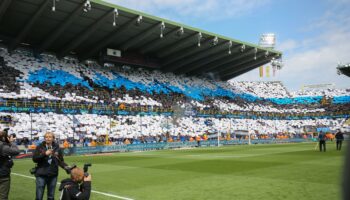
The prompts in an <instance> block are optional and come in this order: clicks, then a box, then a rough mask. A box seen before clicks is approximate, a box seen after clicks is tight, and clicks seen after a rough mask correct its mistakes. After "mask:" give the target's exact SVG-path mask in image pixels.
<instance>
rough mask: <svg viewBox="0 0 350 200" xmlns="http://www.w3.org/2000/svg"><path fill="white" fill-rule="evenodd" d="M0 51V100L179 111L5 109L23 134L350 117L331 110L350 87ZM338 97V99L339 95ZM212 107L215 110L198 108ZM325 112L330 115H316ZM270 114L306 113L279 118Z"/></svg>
mask: <svg viewBox="0 0 350 200" xmlns="http://www.w3.org/2000/svg"><path fill="white" fill-rule="evenodd" d="M0 57H1V58H2V59H1V60H2V62H1V66H0V67H1V69H2V70H1V73H0V76H1V77H2V78H1V79H0V80H1V81H0V100H1V101H0V102H7V101H8V100H9V99H13V100H22V101H25V102H27V101H29V102H31V103H32V101H39V102H41V103H45V105H47V104H50V102H54V105H57V102H59V104H58V105H60V107H61V108H62V107H63V108H66V107H69V106H70V105H71V104H73V103H83V104H85V105H89V106H92V107H93V106H94V105H96V104H103V105H108V106H112V107H117V108H118V109H119V110H126V108H130V107H132V108H140V107H141V108H145V109H147V110H149V109H151V110H154V108H157V109H163V110H168V111H170V112H171V113H172V115H170V116H168V115H162V114H160V115H141V114H138V113H136V114H133V115H118V116H116V115H113V114H111V115H98V114H92V113H86V114H75V115H72V114H67V113H65V114H64V113H63V114H62V113H58V112H49V113H47V112H46V113H44V112H43V113H40V112H33V113H27V112H22V113H21V112H17V113H4V112H3V113H2V114H3V115H10V116H11V119H12V123H11V125H10V126H11V129H10V130H11V131H13V132H15V133H18V135H19V136H20V137H22V138H32V139H33V138H40V137H42V136H43V133H45V132H46V131H52V132H55V133H56V134H58V135H59V137H60V138H62V139H67V138H74V137H76V139H77V140H80V139H81V138H82V137H86V138H90V139H91V140H94V139H97V138H99V137H100V136H101V135H106V134H109V135H110V136H111V139H117V138H124V139H126V138H128V139H129V140H141V141H142V139H140V138H142V137H153V139H154V140H161V139H162V138H161V137H160V138H158V139H157V136H159V135H164V134H168V135H169V134H170V135H173V136H178V135H179V134H180V135H184V136H196V135H203V134H205V133H207V134H211V133H217V132H219V133H222V134H226V133H230V132H234V131H236V130H247V131H250V132H251V133H257V134H280V133H284V132H288V133H291V134H299V133H301V132H303V131H304V129H305V127H306V126H313V127H316V126H328V127H332V128H340V127H342V126H343V124H344V122H345V120H346V119H345V118H344V117H343V118H337V117H335V118H334V119H333V118H329V117H327V116H333V114H334V113H337V114H338V115H342V116H344V115H346V114H348V113H349V111H350V110H349V107H350V106H349V105H350V91H349V89H347V90H346V89H344V90H340V89H332V90H331V89H327V90H325V91H323V93H322V92H318V93H315V92H310V93H305V92H304V93H300V92H299V93H289V92H288V90H287V89H286V88H285V87H284V86H283V84H282V83H281V82H222V81H217V80H211V79H208V78H204V77H187V76H184V75H175V74H173V73H162V72H160V71H157V70H153V71H150V70H146V69H141V68H131V67H127V66H112V65H108V66H100V65H98V64H96V63H94V62H87V63H80V62H78V60H76V59H74V58H64V59H61V60H59V59H57V58H56V57H55V56H54V55H50V54H42V55H36V56H33V54H32V53H31V52H30V51H27V50H16V51H14V52H13V53H12V54H11V55H10V54H9V53H7V50H6V49H5V48H0ZM309 97H310V98H309ZM336 98H338V100H337V103H333V101H334V99H336ZM338 102H340V103H338ZM1 105H2V106H3V105H5V104H3V103H2V104H1ZM11 105H12V104H11ZM21 105H22V104H21ZM12 106H13V105H12ZM15 106H19V105H18V104H16V105H15ZM141 110H142V109H141ZM205 111H208V112H207V113H209V114H211V115H209V116H207V117H201V116H195V115H196V113H206V112H205ZM192 112H193V113H194V114H193V113H192ZM222 113H238V114H237V115H238V116H250V115H254V117H240V118H241V119H236V118H225V117H215V114H222ZM244 113H248V114H245V115H244ZM320 113H321V115H324V116H326V117H327V118H325V119H315V118H312V117H310V116H314V115H320ZM265 116H272V117H273V116H277V117H278V116H282V117H283V116H284V117H286V116H302V117H306V118H305V119H296V120H285V119H283V120H281V119H282V118H281V119H279V120H277V119H275V120H272V119H271V118H265ZM208 121H210V122H211V123H208ZM209 124H210V125H209ZM29 127H31V128H29ZM153 139H152V141H153Z"/></svg>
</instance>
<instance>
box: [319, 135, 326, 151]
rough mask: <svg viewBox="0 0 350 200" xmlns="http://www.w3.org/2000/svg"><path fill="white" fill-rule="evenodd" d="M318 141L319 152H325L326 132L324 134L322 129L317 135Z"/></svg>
mask: <svg viewBox="0 0 350 200" xmlns="http://www.w3.org/2000/svg"><path fill="white" fill-rule="evenodd" d="M318 141H319V147H320V152H322V148H323V151H324V152H326V134H324V133H323V132H322V131H321V132H320V134H319V135H318Z"/></svg>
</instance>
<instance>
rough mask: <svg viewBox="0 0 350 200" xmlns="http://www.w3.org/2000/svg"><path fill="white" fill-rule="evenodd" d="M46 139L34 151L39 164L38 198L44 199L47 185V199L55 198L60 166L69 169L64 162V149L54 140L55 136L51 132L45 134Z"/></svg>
mask: <svg viewBox="0 0 350 200" xmlns="http://www.w3.org/2000/svg"><path fill="white" fill-rule="evenodd" d="M44 139H45V141H43V142H42V143H41V144H40V145H38V146H37V147H36V149H35V151H34V153H33V161H34V163H36V164H37V167H36V171H35V177H36V180H35V183H36V197H35V199H36V200H42V199H43V196H44V191H45V187H46V186H47V199H48V200H53V199H54V197H55V189H56V183H57V176H58V166H60V167H62V168H64V169H65V170H67V169H69V167H68V165H67V164H66V163H64V160H63V153H62V150H61V149H60V148H59V145H58V144H57V143H55V142H54V140H55V136H54V134H53V133H51V132H47V133H45V135H44Z"/></svg>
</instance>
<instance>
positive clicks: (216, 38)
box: [213, 36, 219, 46]
mask: <svg viewBox="0 0 350 200" xmlns="http://www.w3.org/2000/svg"><path fill="white" fill-rule="evenodd" d="M218 43H219V38H218V37H216V36H215V38H214V39H213V46H215V45H217V44H218Z"/></svg>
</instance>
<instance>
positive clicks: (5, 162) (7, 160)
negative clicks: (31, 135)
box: [0, 131, 19, 200]
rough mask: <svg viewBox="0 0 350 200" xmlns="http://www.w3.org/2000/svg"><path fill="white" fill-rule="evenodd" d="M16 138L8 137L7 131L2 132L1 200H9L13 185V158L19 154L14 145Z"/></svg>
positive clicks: (0, 139)
mask: <svg viewBox="0 0 350 200" xmlns="http://www.w3.org/2000/svg"><path fill="white" fill-rule="evenodd" d="M14 140H15V137H14V136H12V135H11V136H10V137H9V136H8V135H7V131H0V200H7V199H8V196H9V191H10V185H11V176H10V174H11V168H12V166H13V160H12V156H16V155H18V154H19V149H18V147H17V146H16V144H15V143H14Z"/></svg>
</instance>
